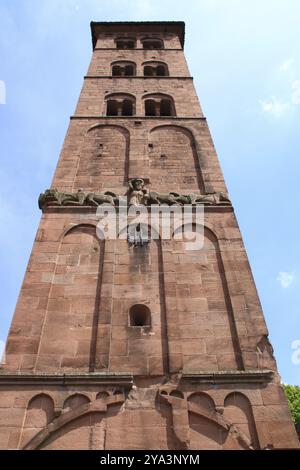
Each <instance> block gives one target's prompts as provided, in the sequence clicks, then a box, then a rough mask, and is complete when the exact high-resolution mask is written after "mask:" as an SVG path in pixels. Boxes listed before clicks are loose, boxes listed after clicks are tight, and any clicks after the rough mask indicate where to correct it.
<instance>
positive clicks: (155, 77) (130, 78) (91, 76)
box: [84, 75, 194, 80]
mask: <svg viewBox="0 0 300 470" xmlns="http://www.w3.org/2000/svg"><path fill="white" fill-rule="evenodd" d="M87 78H97V79H98V78H106V79H107V78H109V79H119V78H120V79H123V78H127V79H128V80H132V79H137V78H142V79H149V78H152V79H154V80H157V79H159V80H160V79H163V80H166V79H168V80H194V78H193V77H182V76H181V77H176V76H170V75H168V76H163V75H162V76H156V75H152V76H151V75H149V76H148V75H147V76H145V75H127V76H125V75H124V76H123V75H85V76H84V79H85V80H86V79H87Z"/></svg>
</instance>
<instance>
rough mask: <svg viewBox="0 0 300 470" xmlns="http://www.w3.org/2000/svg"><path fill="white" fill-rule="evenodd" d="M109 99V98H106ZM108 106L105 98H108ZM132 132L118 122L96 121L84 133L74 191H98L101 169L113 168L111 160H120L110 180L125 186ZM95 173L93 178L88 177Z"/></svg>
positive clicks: (115, 184) (114, 183)
mask: <svg viewBox="0 0 300 470" xmlns="http://www.w3.org/2000/svg"><path fill="white" fill-rule="evenodd" d="M106 98H107V99H108V97H106ZM105 106H106V100H105ZM129 149H130V131H129V130H128V128H127V127H126V126H123V125H118V124H103V123H95V124H93V125H92V126H90V127H89V128H88V129H87V130H86V131H85V134H84V137H83V140H82V144H81V149H80V155H79V159H78V164H77V171H76V176H75V179H74V185H73V190H74V189H75V190H76V189H79V188H83V189H84V190H89V191H96V192H99V189H100V188H101V187H102V186H101V184H102V183H101V181H102V180H101V178H100V176H101V172H102V171H105V169H106V168H107V167H109V168H110V169H111V163H110V162H111V161H112V160H115V159H117V161H118V165H117V166H116V167H115V170H114V174H112V175H111V176H110V180H111V183H112V184H113V185H114V186H115V187H116V188H117V187H119V186H124V185H126V182H127V180H128V169H129ZM90 174H92V177H91V180H90V179H89V176H88V175H90Z"/></svg>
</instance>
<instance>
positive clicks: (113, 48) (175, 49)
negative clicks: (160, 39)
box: [94, 47, 183, 54]
mask: <svg viewBox="0 0 300 470" xmlns="http://www.w3.org/2000/svg"><path fill="white" fill-rule="evenodd" d="M94 51H116V52H118V53H119V54H120V53H124V52H133V51H143V52H145V51H147V52H152V54H155V53H157V52H161V51H181V52H183V49H181V48H180V47H174V48H171V47H170V48H169V49H168V48H166V47H164V48H163V49H144V48H143V47H134V48H133V49H117V48H116V47H95V49H94Z"/></svg>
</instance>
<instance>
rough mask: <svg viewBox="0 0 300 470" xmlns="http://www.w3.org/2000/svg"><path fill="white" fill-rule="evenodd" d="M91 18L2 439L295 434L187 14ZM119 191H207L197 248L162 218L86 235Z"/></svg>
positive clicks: (17, 323) (29, 286)
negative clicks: (194, 63)
mask: <svg viewBox="0 0 300 470" xmlns="http://www.w3.org/2000/svg"><path fill="white" fill-rule="evenodd" d="M91 29H92V41H93V56H92V61H91V64H90V67H89V70H88V74H87V76H86V77H85V79H84V85H83V88H82V91H81V94H80V98H79V101H78V105H77V108H76V112H75V115H74V116H72V118H71V121H70V126H69V129H68V132H67V135H66V139H65V142H64V146H63V149H62V152H61V155H60V158H59V162H58V165H57V169H56V172H55V175H54V179H53V182H52V185H51V189H50V190H47V191H46V192H45V193H43V194H42V195H41V196H40V199H39V204H40V208H41V209H42V219H41V223H40V226H39V229H38V232H37V235H36V239H35V242H34V246H33V250H32V254H31V257H30V261H29V264H28V268H27V271H26V275H25V279H24V282H23V286H22V289H21V293H20V296H19V300H18V303H17V307H16V311H15V315H14V318H13V322H12V326H11V329H10V333H9V338H8V342H7V348H6V358H5V361H4V362H3V364H2V365H1V370H0V447H1V448H3V449H6V448H9V449H109V450H112V449H249V448H255V449H259V448H260V449H263V448H291V447H297V446H298V440H297V437H296V433H295V430H294V426H293V424H292V421H291V416H290V413H289V410H288V406H287V402H286V399H285V397H284V394H283V391H282V388H281V386H280V381H279V377H278V374H277V370H276V364H275V360H274V357H273V353H272V346H271V345H270V343H269V341H268V331H267V328H266V325H265V322H264V317H263V313H262V310H261V306H260V303H259V299H258V296H257V292H256V289H255V284H254V281H253V278H252V275H251V269H250V267H249V264H248V260H247V256H246V252H245V249H244V246H243V242H242V238H241V234H240V231H239V228H238V225H237V222H236V218H235V214H234V210H233V207H232V204H231V202H230V200H229V198H228V195H227V190H226V186H225V183H224V180H223V176H222V172H221V170H220V167H219V163H218V158H217V155H216V152H215V149H214V145H213V142H212V139H211V136H210V133H209V129H208V126H207V122H206V119H205V117H204V115H203V113H202V110H201V107H200V105H199V102H198V99H197V95H196V92H195V89H194V86H193V79H192V77H191V76H190V74H189V71H188V67H187V64H186V61H185V57H184V52H183V45H184V23H182V22H136V23H134V22H121V23H119V22H115V23H92V24H91ZM118 196H123V200H124V197H125V196H127V199H126V197H125V200H127V203H128V205H131V207H132V206H135V207H136V206H137V205H138V207H139V206H143V207H145V208H146V211H147V212H148V211H149V210H150V209H151V208H152V206H153V205H156V207H157V206H158V207H160V205H161V204H163V203H164V204H165V206H166V207H167V208H168V207H171V208H174V207H176V208H180V210H181V209H182V208H183V207H184V206H185V205H192V208H193V211H194V212H195V208H197V207H198V206H199V205H201V204H202V207H203V206H204V222H203V224H202V227H201V230H202V231H203V237H202V238H203V241H204V243H203V246H202V247H201V248H199V249H192V250H191V249H190V246H189V242H188V241H187V240H188V239H189V237H187V235H186V233H185V235H184V237H181V238H180V236H177V235H178V234H177V233H176V230H177V229H176V230H175V228H174V227H173V228H174V231H173V233H172V236H171V237H170V238H169V239H165V238H163V237H162V236H160V237H152V236H151V234H150V235H149V230H148V229H147V230H145V227H141V225H140V224H138V225H136V226H135V230H134V231H133V232H132V233H130V231H129V230H128V229H127V228H126V227H125V231H126V236H125V237H121V236H120V234H119V235H118V237H115V238H112V239H109V238H105V237H103V236H102V237H101V236H99V231H98V230H96V226H97V224H98V223H99V217H98V215H97V213H96V212H98V210H99V208H100V209H101V208H103V207H105V208H107V209H113V210H115V211H116V213H118V211H119V210H120V199H119V198H118ZM194 212H193V217H194ZM198 228H199V227H197V224H196V223H194V222H192V223H191V224H190V226H189V227H186V232H190V233H189V235H191V232H193V234H194V235H195V233H197V230H198ZM100 232H101V231H100ZM101 233H102V232H101Z"/></svg>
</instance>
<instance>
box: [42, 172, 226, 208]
mask: <svg viewBox="0 0 300 470" xmlns="http://www.w3.org/2000/svg"><path fill="white" fill-rule="evenodd" d="M128 185H129V189H128V191H127V193H126V194H125V195H122V196H119V195H117V194H115V193H113V192H110V191H106V192H104V193H99V194H97V193H91V192H84V191H83V190H82V189H78V191H77V192H75V193H65V192H61V191H58V190H57V189H56V188H51V189H46V191H45V192H44V193H41V194H40V196H39V201H38V202H39V208H40V209H42V210H43V209H45V208H47V207H51V206H52V207H53V206H81V207H82V206H92V207H97V206H100V205H102V204H109V205H112V206H118V205H119V203H120V200H122V201H124V198H127V204H128V206H138V205H144V206H151V205H153V204H155V205H162V204H165V205H168V206H172V205H177V206H184V205H186V204H189V205H200V204H201V205H202V204H204V205H208V206H216V205H223V206H224V205H225V206H231V202H230V199H229V197H228V195H227V193H225V192H214V193H206V194H179V193H176V192H170V193H158V192H155V191H149V190H148V189H146V188H145V187H144V185H145V183H144V180H142V179H141V178H135V179H133V180H130V181H129V183H128Z"/></svg>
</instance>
